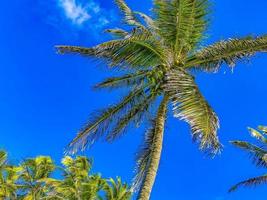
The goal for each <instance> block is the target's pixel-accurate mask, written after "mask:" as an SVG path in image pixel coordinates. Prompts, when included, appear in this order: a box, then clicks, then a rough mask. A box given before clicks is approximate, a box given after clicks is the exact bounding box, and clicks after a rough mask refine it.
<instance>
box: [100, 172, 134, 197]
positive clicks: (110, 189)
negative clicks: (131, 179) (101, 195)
mask: <svg viewBox="0 0 267 200" xmlns="http://www.w3.org/2000/svg"><path fill="white" fill-rule="evenodd" d="M107 182H108V183H107V184H106V185H105V187H104V191H105V199H110V200H112V199H114V200H115V199H116V200H130V199H131V196H132V193H131V191H130V189H129V187H128V185H127V184H126V183H123V182H122V181H121V179H120V178H118V177H117V180H114V179H112V178H111V179H109V180H108V181H107Z"/></svg>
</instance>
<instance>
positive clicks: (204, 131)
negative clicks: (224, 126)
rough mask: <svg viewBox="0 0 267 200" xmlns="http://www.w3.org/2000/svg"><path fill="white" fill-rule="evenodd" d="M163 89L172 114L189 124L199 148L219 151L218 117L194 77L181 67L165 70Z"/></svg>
mask: <svg viewBox="0 0 267 200" xmlns="http://www.w3.org/2000/svg"><path fill="white" fill-rule="evenodd" d="M164 90H165V91H166V92H167V94H169V95H170V99H171V100H172V104H173V112H174V116H175V117H177V118H179V119H182V120H185V121H186V122H187V123H188V124H189V125H190V126H191V130H192V135H193V140H196V141H198V142H199V143H200V149H202V150H211V151H212V152H213V153H216V152H217V151H219V150H220V147H221V145H220V143H219V141H218V136H217V129H218V128H219V120H218V117H217V115H216V114H215V112H214V111H213V110H212V108H211V107H210V105H209V104H208V103H207V101H206V100H205V99H204V97H203V96H202V94H201V93H200V91H199V89H198V87H197V85H196V84H195V81H194V78H193V77H192V76H191V75H190V74H188V73H187V72H186V71H184V70H183V69H179V68H178V69H174V70H172V71H170V72H167V75H166V84H165V86H164Z"/></svg>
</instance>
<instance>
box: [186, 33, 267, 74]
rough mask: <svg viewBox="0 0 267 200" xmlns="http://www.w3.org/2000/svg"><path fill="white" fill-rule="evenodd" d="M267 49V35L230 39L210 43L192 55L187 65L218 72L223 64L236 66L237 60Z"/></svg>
mask: <svg viewBox="0 0 267 200" xmlns="http://www.w3.org/2000/svg"><path fill="white" fill-rule="evenodd" d="M266 51H267V36H266V35H264V36H261V37H256V38H255V37H246V38H241V39H229V40H225V41H221V42H217V43H215V44H213V45H210V46H208V47H206V48H204V49H202V50H200V51H198V52H196V54H195V55H193V56H192V57H190V58H189V59H188V60H187V63H186V67H187V68H192V69H200V70H205V71H208V72H216V71H218V70H219V69H220V67H221V65H222V64H227V65H229V66H230V67H234V66H235V65H236V62H237V61H240V60H242V59H246V58H249V57H251V56H253V55H255V54H256V53H257V52H266Z"/></svg>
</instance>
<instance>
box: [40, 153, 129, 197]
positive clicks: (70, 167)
mask: <svg viewBox="0 0 267 200" xmlns="http://www.w3.org/2000/svg"><path fill="white" fill-rule="evenodd" d="M62 164H63V166H64V168H61V170H63V179H62V180H58V179H52V178H48V179H46V181H45V182H46V184H47V185H50V186H51V187H52V188H53V191H54V192H51V193H50V197H51V198H54V199H65V200H83V199H88V200H104V199H105V200H130V197H131V192H130V190H129V188H128V186H127V185H126V184H125V183H122V182H121V179H120V178H117V181H115V180H113V179H109V180H106V179H103V178H102V177H101V176H100V175H99V174H90V172H91V168H92V160H91V159H88V158H86V157H84V156H77V157H76V158H75V159H73V158H71V157H69V156H66V157H65V158H63V159H62ZM103 195H104V197H103ZM54 199H53V200H54Z"/></svg>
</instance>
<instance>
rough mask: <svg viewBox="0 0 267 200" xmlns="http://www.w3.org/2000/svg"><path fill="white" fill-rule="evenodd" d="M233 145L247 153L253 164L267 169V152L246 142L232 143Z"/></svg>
mask: <svg viewBox="0 0 267 200" xmlns="http://www.w3.org/2000/svg"><path fill="white" fill-rule="evenodd" d="M231 143H232V144H233V145H235V146H237V147H238V148H240V149H243V150H245V151H247V152H248V153H249V154H250V156H251V158H252V161H253V163H254V164H255V165H256V166H259V167H267V151H266V150H264V149H263V148H260V147H258V146H256V145H253V144H250V143H249V142H244V141H231Z"/></svg>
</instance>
